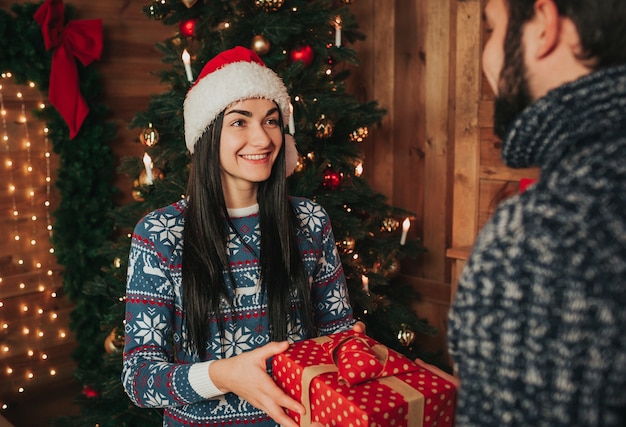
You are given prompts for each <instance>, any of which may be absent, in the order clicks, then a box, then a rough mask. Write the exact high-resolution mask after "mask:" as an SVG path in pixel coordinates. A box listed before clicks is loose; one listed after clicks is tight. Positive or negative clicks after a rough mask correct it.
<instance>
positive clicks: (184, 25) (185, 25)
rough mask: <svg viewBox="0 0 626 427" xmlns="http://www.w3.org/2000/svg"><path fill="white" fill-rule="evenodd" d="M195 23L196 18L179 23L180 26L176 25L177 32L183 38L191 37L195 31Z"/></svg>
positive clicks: (196, 21)
mask: <svg viewBox="0 0 626 427" xmlns="http://www.w3.org/2000/svg"><path fill="white" fill-rule="evenodd" d="M197 23H198V18H191V19H188V20H186V21H180V24H178V30H179V31H180V35H181V36H183V37H192V36H193V35H194V33H195V31H196V24H197Z"/></svg>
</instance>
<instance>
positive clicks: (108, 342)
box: [104, 328, 124, 354]
mask: <svg viewBox="0 0 626 427" xmlns="http://www.w3.org/2000/svg"><path fill="white" fill-rule="evenodd" d="M123 348H124V336H123V335H121V334H118V333H117V328H114V329H113V330H112V331H111V333H110V334H109V335H107V337H106V338H105V339H104V350H105V351H106V352H107V353H109V354H112V353H117V352H118V351H122V349H123Z"/></svg>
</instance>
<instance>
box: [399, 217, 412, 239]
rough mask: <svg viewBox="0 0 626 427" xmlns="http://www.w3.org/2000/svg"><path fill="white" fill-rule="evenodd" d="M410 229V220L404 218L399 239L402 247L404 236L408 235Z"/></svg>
mask: <svg viewBox="0 0 626 427" xmlns="http://www.w3.org/2000/svg"><path fill="white" fill-rule="evenodd" d="M410 227H411V220H410V219H409V218H406V219H405V220H404V221H403V222H402V236H401V237H400V244H401V245H404V244H405V243H406V236H407V234H408V233H409V228H410Z"/></svg>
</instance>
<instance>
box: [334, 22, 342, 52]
mask: <svg viewBox="0 0 626 427" xmlns="http://www.w3.org/2000/svg"><path fill="white" fill-rule="evenodd" d="M333 25H334V26H335V46H337V47H341V16H337V17H335V20H334V22H333Z"/></svg>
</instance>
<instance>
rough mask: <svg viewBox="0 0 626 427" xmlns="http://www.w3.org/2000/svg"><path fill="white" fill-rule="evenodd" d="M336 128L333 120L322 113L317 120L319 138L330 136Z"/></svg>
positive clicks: (316, 128) (316, 129)
mask: <svg viewBox="0 0 626 427" xmlns="http://www.w3.org/2000/svg"><path fill="white" fill-rule="evenodd" d="M334 130H335V124H334V123H333V121H332V120H330V119H329V118H327V117H326V116H325V115H324V114H322V115H321V116H320V118H319V120H318V121H316V122H315V136H316V137H317V138H319V139H326V138H330V137H331V136H332V135H333V132H334Z"/></svg>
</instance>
